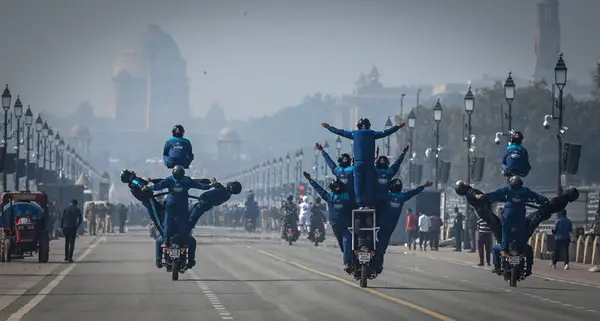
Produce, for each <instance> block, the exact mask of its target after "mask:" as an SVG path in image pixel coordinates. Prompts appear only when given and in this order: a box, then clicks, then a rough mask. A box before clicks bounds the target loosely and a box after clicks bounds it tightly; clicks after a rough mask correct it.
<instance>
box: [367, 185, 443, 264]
mask: <svg viewBox="0 0 600 321" xmlns="http://www.w3.org/2000/svg"><path fill="white" fill-rule="evenodd" d="M431 185H433V183H432V182H430V181H426V182H425V184H423V185H421V186H419V187H417V188H415V189H412V190H409V191H406V192H405V193H402V181H401V180H399V179H397V178H396V179H393V180H392V181H391V182H390V187H389V195H388V198H387V201H388V203H387V206H386V208H385V211H384V212H383V213H382V215H380V216H379V218H378V220H377V221H378V224H377V225H379V226H380V229H379V233H378V235H377V246H376V248H375V258H374V260H373V261H374V262H373V272H375V273H377V274H380V273H381V272H382V271H383V256H384V254H385V251H386V250H387V247H388V245H389V244H390V238H391V237H392V233H394V230H395V229H396V225H398V220H400V215H401V214H402V207H403V206H404V203H406V202H407V201H408V200H410V199H411V198H413V197H415V196H417V195H419V193H421V192H422V191H423V190H424V189H425V188H426V187H429V186H431Z"/></svg>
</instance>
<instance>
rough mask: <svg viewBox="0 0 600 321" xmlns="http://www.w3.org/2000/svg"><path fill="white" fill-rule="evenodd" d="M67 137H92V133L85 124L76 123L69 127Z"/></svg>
mask: <svg viewBox="0 0 600 321" xmlns="http://www.w3.org/2000/svg"><path fill="white" fill-rule="evenodd" d="M69 137H73V138H92V133H91V132H90V130H89V129H88V128H87V127H86V126H83V125H80V124H77V125H75V126H73V127H71V131H70V132H69Z"/></svg>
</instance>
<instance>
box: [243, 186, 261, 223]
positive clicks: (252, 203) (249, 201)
mask: <svg viewBox="0 0 600 321" xmlns="http://www.w3.org/2000/svg"><path fill="white" fill-rule="evenodd" d="M259 214H260V210H259V208H258V203H257V202H256V200H255V199H254V193H253V192H252V190H250V191H248V195H247V196H246V202H245V203H244V220H246V221H249V220H253V221H254V223H255V224H256V219H257V218H258V215H259ZM255 226H256V225H255Z"/></svg>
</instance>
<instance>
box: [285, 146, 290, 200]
mask: <svg viewBox="0 0 600 321" xmlns="http://www.w3.org/2000/svg"><path fill="white" fill-rule="evenodd" d="M290 161H291V159H290V153H287V154H286V155H285V171H286V174H285V176H286V179H285V183H286V186H287V187H288V188H290ZM286 192H287V190H286Z"/></svg>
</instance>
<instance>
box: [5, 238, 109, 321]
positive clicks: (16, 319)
mask: <svg viewBox="0 0 600 321" xmlns="http://www.w3.org/2000/svg"><path fill="white" fill-rule="evenodd" d="M100 242H106V236H103V237H101V238H99V239H96V240H95V241H94V242H93V243H92V244H91V245H90V246H89V247H88V248H87V249H86V250H85V251H84V252H83V253H82V254H81V255H79V257H78V258H77V261H83V259H85V258H86V257H87V256H88V255H89V254H90V253H92V250H94V248H96V246H98V244H100ZM76 266H77V263H71V264H69V266H68V267H67V268H66V269H64V270H62V271H61V272H60V274H58V275H57V276H56V277H55V278H54V279H52V281H50V283H48V284H47V285H46V286H45V287H44V288H43V289H42V290H41V291H40V292H39V293H38V294H37V295H36V296H35V297H33V299H31V300H30V301H29V302H27V304H25V305H24V306H23V307H21V308H20V309H19V310H17V311H16V312H15V313H13V314H11V315H10V317H8V319H6V321H20V320H21V319H22V318H23V317H24V316H25V315H26V314H27V313H29V312H30V311H31V310H33V308H35V307H36V306H37V305H38V304H40V302H42V300H44V299H45V298H46V296H48V294H50V292H52V290H54V288H56V287H57V286H58V285H59V284H60V282H61V281H62V280H64V279H65V277H66V276H67V275H68V274H69V273H71V271H73V269H75V267H76Z"/></svg>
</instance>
